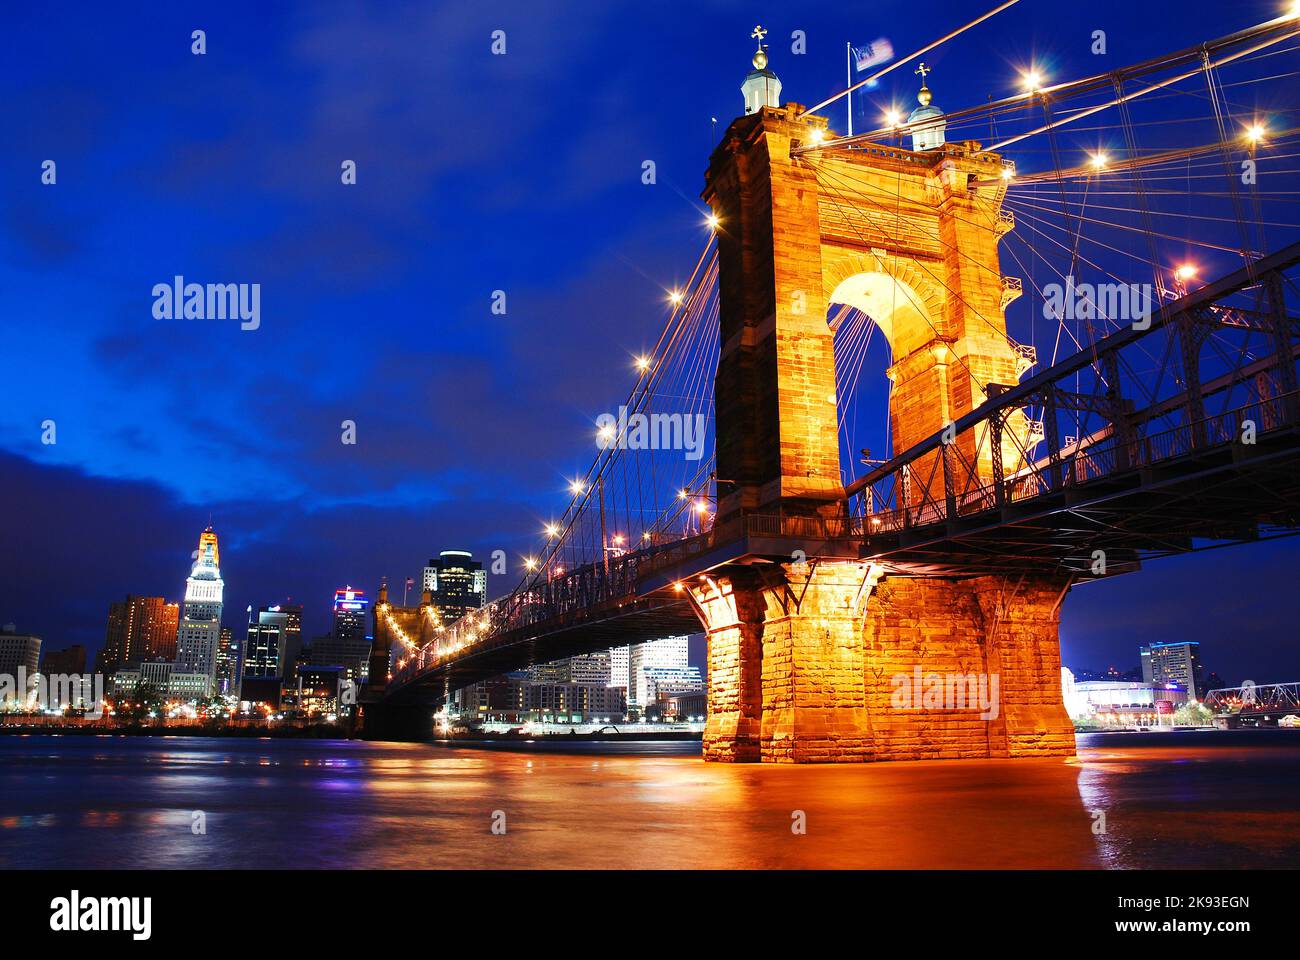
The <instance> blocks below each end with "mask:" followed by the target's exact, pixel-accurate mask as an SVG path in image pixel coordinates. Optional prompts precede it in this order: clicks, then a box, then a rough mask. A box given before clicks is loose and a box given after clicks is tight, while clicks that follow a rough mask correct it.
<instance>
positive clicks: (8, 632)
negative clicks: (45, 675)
mask: <svg viewBox="0 0 1300 960" xmlns="http://www.w3.org/2000/svg"><path fill="white" fill-rule="evenodd" d="M40 662H41V638H40V637H36V636H32V635H30V634H25V633H19V632H18V628H17V627H16V626H15V625H14V624H12V623H6V624H5V625H4V626H3V627H0V674H3V675H6V676H8V677H10V678H12V679H11V681H10V682H9V683H7V684H0V690H3V691H4V694H5V697H6V698H7V699H8V698H10V697H11V696H12V699H16V700H20V701H22V700H26V693H25V692H24V691H20V690H18V689H17V683H18V668H19V667H21V668H22V669H23V674H24V676H25V679H26V681H27V682H28V683H29V684H30V683H32V682H34V681H35V679H36V668H37V667H38V666H39V665H40Z"/></svg>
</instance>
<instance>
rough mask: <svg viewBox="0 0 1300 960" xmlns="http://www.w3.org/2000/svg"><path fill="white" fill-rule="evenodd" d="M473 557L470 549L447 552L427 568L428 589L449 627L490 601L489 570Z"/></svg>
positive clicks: (443, 620)
mask: <svg viewBox="0 0 1300 960" xmlns="http://www.w3.org/2000/svg"><path fill="white" fill-rule="evenodd" d="M473 556H474V555H473V554H471V553H470V552H469V551H468V550H444V551H442V553H440V554H439V555H438V558H437V559H436V560H430V561H429V565H428V566H426V567H425V568H424V589H425V590H428V591H429V596H430V599H431V600H432V601H433V606H434V608H435V609H436V610H437V611H438V617H439V618H440V620H441V621H442V623H444V624H446V625H448V626H450V625H451V624H452V623H454V622H455V621H457V620H459V619H460V618H461V617H463V616H465V614H467V613H469V612H470V611H471V610H477V609H478V608H479V607H481V606H483V603H484V601H485V600H486V599H487V571H485V570H484V569H483V564H481V563H479V562H478V561H476V560H474V559H473Z"/></svg>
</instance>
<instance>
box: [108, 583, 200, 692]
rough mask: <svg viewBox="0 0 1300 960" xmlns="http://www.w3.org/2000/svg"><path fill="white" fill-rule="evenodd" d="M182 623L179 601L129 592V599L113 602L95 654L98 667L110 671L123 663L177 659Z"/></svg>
mask: <svg viewBox="0 0 1300 960" xmlns="http://www.w3.org/2000/svg"><path fill="white" fill-rule="evenodd" d="M179 625H180V605H179V604H176V603H168V602H167V601H166V600H165V599H163V598H162V597H137V596H133V595H131V594H127V596H126V599H125V600H117V601H114V602H113V603H112V604H110V605H109V608H108V629H107V630H106V632H105V634H104V646H103V647H101V648H100V650H99V653H98V654H97V655H96V657H95V670H96V671H97V672H99V673H104V674H110V673H113V672H114V671H116V670H117V669H118V668H119V667H121V666H122V665H123V664H128V663H140V662H141V661H144V660H168V661H170V660H173V659H175V657H176V634H177V630H178V628H179Z"/></svg>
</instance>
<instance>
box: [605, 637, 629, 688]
mask: <svg viewBox="0 0 1300 960" xmlns="http://www.w3.org/2000/svg"><path fill="white" fill-rule="evenodd" d="M630 654H631V648H630V647H626V646H624V647H610V650H609V685H610V686H611V687H622V688H623V689H624V690H627V677H628V665H629V656H630Z"/></svg>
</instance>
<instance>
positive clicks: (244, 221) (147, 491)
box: [0, 0, 1300, 683]
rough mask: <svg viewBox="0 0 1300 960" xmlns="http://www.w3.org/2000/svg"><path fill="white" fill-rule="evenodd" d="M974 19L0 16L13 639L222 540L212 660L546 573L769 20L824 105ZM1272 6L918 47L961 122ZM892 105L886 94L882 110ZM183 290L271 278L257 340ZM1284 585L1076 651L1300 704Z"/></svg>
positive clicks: (1, 488)
mask: <svg viewBox="0 0 1300 960" xmlns="http://www.w3.org/2000/svg"><path fill="white" fill-rule="evenodd" d="M990 5H992V4H991V2H988V3H985V2H979V3H943V2H932V3H927V4H924V5H918V4H915V3H902V2H889V3H882V2H875V0H873V2H856V3H855V2H842V3H834V4H809V5H804V4H798V5H794V4H789V3H740V2H735V3H732V2H710V0H693V2H690V3H676V2H664V3H653V4H649V3H615V2H609V3H606V2H600V3H597V2H594V0H589V2H586V3H581V4H578V3H560V2H553V0H545V2H541V3H538V2H528V3H523V2H521V3H501V2H495V0H487V2H483V3H476V4H468V3H457V4H439V3H428V2H419V3H394V4H382V5H379V4H374V5H369V6H363V5H361V4H333V3H323V2H310V3H302V4H264V3H228V2H227V3H221V4H210V5H188V4H184V3H176V4H167V5H156V6H155V7H154V8H153V9H151V10H149V11H148V12H145V11H144V9H143V7H137V6H135V5H131V6H129V7H127V6H119V5H98V4H97V5H91V4H85V5H77V4H72V5H67V6H60V7H59V9H58V12H57V13H52V12H51V10H50V9H49V8H48V7H45V6H42V5H10V6H8V7H7V8H6V10H5V13H4V14H3V20H4V24H3V27H4V29H3V30H2V31H0V33H2V34H3V35H4V39H3V40H0V75H2V76H3V79H4V84H3V89H4V91H5V95H4V97H3V98H2V99H0V129H3V130H4V132H5V137H4V148H3V149H0V184H3V188H2V189H0V305H2V313H0V316H2V317H3V320H2V321H0V322H2V323H3V341H2V342H3V355H4V363H3V375H2V376H3V387H2V388H0V389H2V394H3V401H0V496H2V497H3V509H2V510H0V622H7V621H14V622H15V623H16V624H17V625H18V627H19V629H20V630H23V631H28V632H34V633H37V634H39V635H41V636H43V637H44V638H45V643H46V646H47V649H54V648H58V647H62V646H65V645H67V644H70V643H83V644H85V645H87V646H88V647H91V648H94V647H97V646H98V645H99V643H100V642H101V641H102V639H103V634H104V623H105V617H106V613H107V610H108V605H109V603H110V601H112V600H114V599H120V598H121V597H122V596H123V595H124V594H126V593H128V592H131V593H137V594H155V595H156V594H162V595H165V596H166V597H168V598H169V599H172V600H179V599H180V597H181V594H182V592H183V587H184V580H185V577H186V575H187V573H188V569H189V563H190V554H191V551H193V550H194V548H195V546H196V543H197V538H198V534H199V532H200V530H202V529H203V527H204V526H205V525H206V524H207V523H208V521H209V517H211V520H212V523H213V524H214V526H215V528H216V530H217V532H218V534H219V536H220V538H221V558H222V572H223V574H224V577H225V580H226V615H225V623H226V625H227V626H231V627H233V628H235V629H236V632H239V628H240V625H241V623H242V622H243V619H244V614H243V611H244V608H245V607H246V606H248V605H249V604H252V605H254V606H257V605H260V604H265V603H274V602H277V601H281V600H284V599H286V598H289V597H292V598H293V599H294V600H296V601H298V602H302V603H304V604H305V605H306V614H305V623H304V630H305V632H306V635H307V636H315V635H317V634H319V633H321V632H324V631H325V630H326V629H327V628H328V610H329V603H330V600H331V598H332V594H333V590H334V589H335V588H336V587H339V586H343V585H345V584H349V583H350V584H352V585H354V586H358V587H362V588H365V589H368V590H374V589H375V588H376V587H377V586H378V582H379V578H380V576H381V575H387V576H388V577H389V580H390V582H391V583H394V584H397V585H398V587H399V598H400V584H401V582H402V581H403V580H404V579H405V578H406V577H407V576H413V577H416V578H417V581H418V577H419V570H420V568H421V567H422V566H423V564H424V562H425V560H427V559H428V558H429V557H430V556H434V555H436V554H437V552H438V551H439V550H441V549H445V548H451V547H459V548H467V549H471V550H473V551H474V552H475V553H476V554H477V555H479V556H480V558H482V557H484V556H486V555H487V554H489V553H490V552H491V551H492V550H496V549H501V550H505V551H507V552H508V553H509V554H510V555H511V556H512V557H513V558H517V557H518V556H519V555H521V554H524V553H528V552H532V551H533V550H535V549H536V547H537V545H538V542H539V537H538V531H539V530H540V526H541V523H542V521H543V520H544V519H545V518H546V517H548V516H551V515H552V514H554V513H555V512H557V510H559V509H562V507H563V504H564V502H565V499H566V495H565V492H564V486H565V482H566V478H568V477H572V476H574V475H575V474H576V473H579V472H582V471H584V470H585V468H586V466H587V464H588V463H589V461H590V459H591V457H592V455H593V453H594V451H593V448H592V445H591V423H592V420H593V418H594V417H595V416H596V415H597V414H599V413H600V412H603V411H606V410H609V409H611V405H612V404H616V403H617V402H618V400H619V399H620V398H622V397H623V396H625V395H626V392H627V390H628V388H629V386H630V384H631V382H632V379H633V376H634V374H633V371H632V369H631V367H630V363H629V358H630V357H631V356H633V355H635V354H637V353H639V352H641V351H642V350H644V349H645V348H646V347H647V346H649V345H650V344H652V343H653V339H654V337H655V336H656V335H657V334H658V332H659V329H660V327H661V326H662V324H663V322H664V319H665V315H666V305H665V303H664V297H663V293H664V290H665V289H666V288H669V287H672V286H674V285H675V284H676V283H678V282H681V281H683V280H684V279H685V278H686V274H687V273H688V272H689V270H690V268H691V266H692V265H693V263H694V258H695V256H696V255H697V253H698V251H699V248H700V245H701V243H702V242H703V239H704V228H703V227H702V224H701V216H702V214H701V211H703V210H704V206H703V204H702V203H701V201H700V200H699V199H698V197H699V192H700V189H701V187H702V185H703V172H704V168H705V166H706V163H707V159H708V155H709V152H710V150H711V148H712V145H713V143H714V140H715V133H714V130H713V125H712V123H711V119H710V118H712V117H717V118H718V121H719V124H718V133H720V132H721V130H722V128H723V127H724V126H725V124H726V123H727V122H729V121H730V119H731V118H732V117H734V116H735V115H736V114H738V113H740V112H741V110H742V109H743V107H742V101H741V97H740V93H739V84H740V82H741V80H743V78H744V75H745V73H746V72H747V71H748V69H749V57H750V54H751V52H752V41H751V40H750V39H749V33H750V31H751V30H752V29H753V26H754V24H755V23H756V22H762V23H763V24H764V25H765V26H767V27H769V28H770V30H771V35H770V36H769V38H768V39H769V42H771V43H772V67H773V69H774V70H775V71H776V72H777V73H778V74H779V75H780V76H781V79H782V81H783V82H784V84H785V89H784V98H785V99H787V100H796V101H799V102H802V103H813V102H816V101H817V100H820V99H821V98H823V97H824V96H827V95H829V94H830V93H833V92H835V91H837V90H839V89H842V87H843V84H844V79H845V78H844V73H845V65H844V43H845V41H846V40H852V41H853V42H855V43H864V42H867V41H870V40H874V39H875V38H877V37H880V36H885V37H888V38H889V39H891V40H892V42H893V44H894V47H895V49H896V50H897V51H898V52H899V53H904V52H907V51H910V50H912V49H914V48H916V47H919V46H921V45H922V44H924V43H926V42H928V41H929V40H932V39H935V38H936V37H937V36H939V35H940V34H941V33H943V32H945V31H946V30H947V29H950V28H951V27H955V26H957V25H959V24H960V23H963V22H965V21H967V20H969V19H972V18H973V17H974V16H976V15H978V14H979V13H981V12H983V11H984V10H985V9H986V8H987V6H990ZM805 7H806V8H807V9H803V8H805ZM1279 9H1280V4H1279V3H1274V2H1264V3H1259V2H1246V3H1235V4H1223V3H1220V2H1207V0H1200V2H1196V0H1178V2H1172V0H1152V2H1149V3H1142V4H1134V3H1132V2H1115V0H1104V2H1100V3H1069V4H1063V3H1046V2H1035V0H1024V2H1023V3H1021V4H1020V6H1019V7H1018V8H1015V9H1013V10H1012V11H1009V12H1008V13H1006V14H1003V15H1000V16H999V17H998V18H996V19H995V20H993V21H990V22H989V23H988V24H985V25H983V26H981V27H977V28H975V29H974V30H972V31H971V32H970V33H968V34H966V35H964V36H963V37H961V38H960V39H959V40H958V41H956V42H954V43H952V44H950V45H948V46H946V47H944V48H942V49H941V50H938V51H935V52H934V53H933V54H930V55H927V57H926V59H927V61H929V62H931V63H933V65H934V67H935V72H934V73H933V74H932V76H931V77H930V80H929V82H930V85H931V86H932V88H933V89H934V90H935V98H936V102H937V103H939V104H940V105H942V106H944V107H945V108H946V109H949V110H953V109H958V108H961V107H965V106H969V105H973V104H975V103H978V102H982V101H983V100H985V99H986V98H987V97H988V95H989V94H993V95H994V96H1004V95H1007V94H1009V93H1011V92H1014V90H1015V80H1016V71H1017V69H1018V68H1020V67H1022V66H1024V65H1025V64H1026V63H1027V62H1028V61H1029V60H1030V59H1033V60H1034V61H1035V62H1036V63H1040V64H1044V65H1045V66H1046V68H1047V69H1048V71H1049V72H1050V74H1051V75H1052V76H1053V77H1057V78H1062V79H1064V78H1068V77H1076V76H1083V75H1086V74H1090V73H1095V72H1098V71H1099V70H1102V69H1111V68H1114V67H1118V66H1122V65H1124V64H1128V63H1132V62H1136V61H1139V60H1142V59H1144V58H1146V57H1148V56H1151V55H1153V54H1155V53H1157V52H1162V51H1168V50H1172V49H1176V48H1180V47H1184V46H1189V45H1191V44H1193V43H1197V42H1200V41H1202V40H1205V39H1209V38H1211V37H1214V36H1220V35H1223V34H1226V33H1229V32H1232V31H1233V30H1237V29H1240V28H1243V27H1246V26H1249V25H1252V24H1254V23H1257V22H1261V21H1263V20H1267V19H1270V18H1271V17H1273V16H1275V15H1276V14H1277V13H1278V12H1279ZM922 12H923V13H922ZM1098 28H1101V29H1105V30H1106V31H1107V33H1108V37H1109V55H1108V56H1107V57H1105V58H1096V57H1093V56H1091V55H1090V54H1089V51H1088V42H1089V37H1090V34H1091V32H1092V31H1093V30H1094V29H1098ZM194 29H203V30H205V31H206V33H207V53H206V54H205V55H203V56H195V55H193V54H192V53H191V52H190V45H191V38H190V35H191V31H192V30H194ZM498 29H501V30H505V31H506V36H507V54H506V55H505V56H493V55H492V54H491V52H490V43H491V34H492V31H494V30H498ZM796 29H802V30H804V31H805V32H806V34H807V37H808V53H807V55H805V56H794V55H792V54H791V53H790V49H789V39H788V38H789V37H790V33H791V31H792V30H796ZM914 90H915V78H914V77H913V76H912V75H911V70H910V69H906V70H900V71H898V72H897V73H896V74H893V75H891V76H890V77H889V78H887V79H886V80H885V81H884V82H883V83H882V85H881V89H880V90H879V91H878V96H879V98H880V101H881V102H885V101H887V100H889V99H891V98H892V99H894V100H896V101H897V102H900V103H911V98H912V96H913V94H914ZM836 109H840V108H831V113H832V116H833V118H834V122H835V124H836V125H837V126H838V127H841V128H842V123H841V120H840V114H836V113H835V112H834V111H835V110H836ZM47 159H54V160H55V161H56V162H57V165H58V166H57V176H58V180H57V184H56V185H54V186H45V185H42V184H41V182H40V172H41V164H42V162H43V161H45V160H47ZM645 159H654V160H655V162H656V164H657V168H658V183H657V184H656V185H654V186H653V187H647V186H645V185H643V184H642V182H641V164H642V161H643V160H645ZM344 160H355V161H356V163H357V171H358V173H357V184H356V185H355V186H343V185H342V184H341V183H340V164H341V163H342V162H343V161H344ZM1290 215H1292V216H1293V215H1294V212H1293V211H1291V213H1290ZM177 274H180V275H183V276H185V277H186V278H187V280H192V281H197V282H257V283H260V284H261V288H262V303H261V312H262V321H261V328H260V329H258V330H255V331H241V330H240V328H239V323H238V321H233V320H225V321H222V320H157V319H154V317H153V315H152V305H153V299H152V295H151V290H152V288H153V286H154V284H157V283H169V282H171V279H172V277H173V276H175V275H177ZM494 290H504V291H506V293H507V297H508V312H507V314H506V315H505V316H496V315H493V314H492V312H491V310H490V306H491V297H492V292H493V291H494ZM879 374H880V378H881V379H882V380H883V370H881V371H879ZM45 420H54V421H55V422H56V424H57V443H56V444H54V445H43V444H42V442H41V437H42V427H41V424H42V422H43V421H45ZM344 420H353V421H355V423H356V425H357V436H358V442H357V444H356V445H354V446H345V445H343V444H341V443H340V440H339V437H340V432H341V428H340V424H341V422H342V421H344ZM1298 563H1300V541H1294V540H1289V541H1281V542H1277V543H1272V544H1265V545H1258V546H1252V547H1243V548H1234V549H1229V550H1219V551H1213V552H1210V553H1206V554H1201V555H1196V556H1191V557H1183V558H1178V559H1171V560H1163V561H1158V562H1156V563H1154V564H1152V565H1150V566H1149V567H1148V568H1147V569H1146V570H1145V571H1144V572H1142V573H1140V574H1137V575H1135V576H1128V577H1121V578H1117V579H1115V580H1113V581H1109V582H1106V583H1100V584H1090V585H1088V586H1085V587H1080V588H1078V589H1076V590H1075V591H1073V593H1072V594H1071V596H1070V597H1069V598H1068V599H1067V601H1066V604H1065V614H1064V623H1063V627H1062V639H1063V657H1064V661H1065V663H1066V664H1067V665H1070V666H1072V667H1074V668H1076V669H1079V668H1098V669H1100V668H1104V667H1106V666H1107V665H1110V664H1114V665H1116V666H1119V667H1120V668H1121V669H1127V668H1129V667H1132V666H1135V665H1136V664H1137V661H1138V657H1137V646H1138V644H1139V643H1143V642H1149V641H1172V640H1183V639H1193V640H1199V641H1200V642H1201V644H1202V655H1203V660H1204V662H1205V665H1206V667H1207V669H1211V670H1217V671H1218V672H1219V673H1220V674H1222V675H1223V676H1224V678H1225V679H1227V680H1229V681H1232V682H1235V681H1239V680H1241V679H1246V678H1249V679H1253V680H1255V681H1257V682H1261V683H1262V682H1269V681H1287V680H1297V679H1300V663H1297V656H1296V639H1297V636H1296V626H1295V619H1294V610H1295V598H1294V591H1295V584H1296V574H1295V570H1296V569H1297V565H1298ZM517 575H518V571H517V568H515V569H513V570H512V572H511V573H510V574H509V575H508V576H493V577H491V578H490V579H489V590H490V592H492V593H494V594H495V593H500V592H503V591H505V590H507V589H508V588H509V587H511V586H513V584H514V583H515V581H516V579H517ZM698 646H699V645H698V644H697V650H696V654H697V659H698V652H699V650H698Z"/></svg>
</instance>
